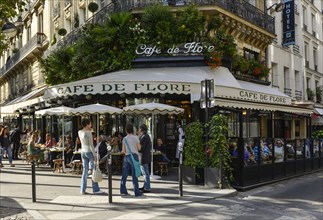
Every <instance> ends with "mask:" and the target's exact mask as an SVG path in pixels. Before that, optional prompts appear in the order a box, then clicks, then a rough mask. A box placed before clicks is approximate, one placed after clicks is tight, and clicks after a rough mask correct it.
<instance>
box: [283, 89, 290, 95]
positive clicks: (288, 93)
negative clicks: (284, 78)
mask: <svg viewBox="0 0 323 220" xmlns="http://www.w3.org/2000/svg"><path fill="white" fill-rule="evenodd" d="M284 93H285V94H286V95H288V96H292V89H290V88H284Z"/></svg>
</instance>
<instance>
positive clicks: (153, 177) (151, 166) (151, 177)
mask: <svg viewBox="0 0 323 220" xmlns="http://www.w3.org/2000/svg"><path fill="white" fill-rule="evenodd" d="M151 117H152V120H151V122H152V126H151V129H152V131H151V150H150V151H151V165H150V179H155V180H157V179H160V178H161V176H157V175H154V131H155V129H154V128H155V115H154V113H152V116H151Z"/></svg>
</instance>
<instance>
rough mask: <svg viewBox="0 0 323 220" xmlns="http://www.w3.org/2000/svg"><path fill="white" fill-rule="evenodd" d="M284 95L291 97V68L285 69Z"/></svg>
mask: <svg viewBox="0 0 323 220" xmlns="http://www.w3.org/2000/svg"><path fill="white" fill-rule="evenodd" d="M284 93H285V94H286V95H289V96H290V95H291V90H290V77H289V68H286V67H284Z"/></svg>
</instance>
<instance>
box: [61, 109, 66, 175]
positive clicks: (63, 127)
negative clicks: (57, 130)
mask: <svg viewBox="0 0 323 220" xmlns="http://www.w3.org/2000/svg"><path fill="white" fill-rule="evenodd" d="M62 122H63V124H62V133H63V134H62V146H63V149H62V159H63V170H65V155H64V154H65V146H64V145H65V143H64V142H65V137H64V134H65V124H64V115H62Z"/></svg>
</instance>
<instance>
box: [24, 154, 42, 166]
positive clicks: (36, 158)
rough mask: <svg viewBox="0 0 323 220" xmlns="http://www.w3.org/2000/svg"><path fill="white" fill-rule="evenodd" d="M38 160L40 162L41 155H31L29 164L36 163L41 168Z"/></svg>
mask: <svg viewBox="0 0 323 220" xmlns="http://www.w3.org/2000/svg"><path fill="white" fill-rule="evenodd" d="M38 160H39V155H38V154H29V156H28V161H27V162H28V164H29V163H31V161H35V162H36V165H37V167H39V163H38Z"/></svg>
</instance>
